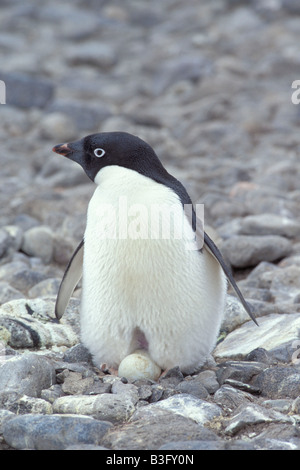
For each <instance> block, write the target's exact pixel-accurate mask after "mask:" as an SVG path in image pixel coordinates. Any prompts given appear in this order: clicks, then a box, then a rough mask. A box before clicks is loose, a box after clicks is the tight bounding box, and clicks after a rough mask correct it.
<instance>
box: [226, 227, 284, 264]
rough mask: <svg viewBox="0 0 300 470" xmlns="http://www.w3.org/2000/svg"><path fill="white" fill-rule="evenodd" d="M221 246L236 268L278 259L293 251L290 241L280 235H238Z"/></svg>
mask: <svg viewBox="0 0 300 470" xmlns="http://www.w3.org/2000/svg"><path fill="white" fill-rule="evenodd" d="M220 248H221V251H222V253H223V255H224V257H225V258H226V259H227V260H228V262H229V263H230V264H231V265H232V266H233V267H235V268H246V267H249V266H256V265H257V264H258V263H260V262H261V261H277V260H279V259H281V258H284V257H285V256H288V255H289V254H290V253H291V251H292V246H291V243H290V241H289V240H287V239H286V238H283V237H280V236H278V235H266V236H263V237H259V236H247V235H238V236H236V237H232V238H230V239H229V240H225V241H224V242H223V243H222V244H221V247H220Z"/></svg>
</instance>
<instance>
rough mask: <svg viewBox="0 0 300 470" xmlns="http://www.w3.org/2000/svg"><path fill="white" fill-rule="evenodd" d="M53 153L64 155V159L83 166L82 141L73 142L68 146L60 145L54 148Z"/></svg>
mask: <svg viewBox="0 0 300 470" xmlns="http://www.w3.org/2000/svg"><path fill="white" fill-rule="evenodd" d="M52 150H53V152H55V153H58V154H59V155H63V156H64V157H67V158H69V159H70V160H73V161H74V162H77V163H79V164H80V165H82V161H83V154H84V153H83V142H82V140H77V141H76V142H71V143H67V144H59V145H55V147H53V149H52Z"/></svg>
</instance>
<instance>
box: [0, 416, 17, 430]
mask: <svg viewBox="0 0 300 470" xmlns="http://www.w3.org/2000/svg"><path fill="white" fill-rule="evenodd" d="M15 416H16V415H15V413H12V412H11V411H8V410H0V435H2V434H3V425H4V423H5V421H9V420H10V419H12V418H15Z"/></svg>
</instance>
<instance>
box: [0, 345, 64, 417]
mask: <svg viewBox="0 0 300 470" xmlns="http://www.w3.org/2000/svg"><path fill="white" fill-rule="evenodd" d="M54 383H55V373H54V367H53V366H52V364H51V363H50V361H49V360H48V359H46V358H44V357H42V356H39V355H37V354H33V353H29V354H25V355H22V356H17V357H12V358H10V359H7V360H6V361H4V362H3V363H2V364H1V363H0V404H1V407H2V408H8V407H9V406H10V405H11V404H12V403H14V402H15V401H16V400H18V399H19V398H20V397H21V396H23V395H28V396H29V397H37V398H39V396H40V394H41V391H42V390H43V389H45V388H48V387H51V385H53V384H54Z"/></svg>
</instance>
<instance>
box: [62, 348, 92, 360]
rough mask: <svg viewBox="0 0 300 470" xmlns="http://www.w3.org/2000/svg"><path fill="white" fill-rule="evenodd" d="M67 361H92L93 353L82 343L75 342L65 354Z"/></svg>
mask: <svg viewBox="0 0 300 470" xmlns="http://www.w3.org/2000/svg"><path fill="white" fill-rule="evenodd" d="M64 361H65V362H70V363H72V362H88V363H90V364H91V363H92V355H91V353H90V352H89V350H88V349H87V348H86V347H85V346H84V345H83V344H82V343H79V344H75V346H72V347H71V348H70V349H68V350H67V351H66V352H65V354H64Z"/></svg>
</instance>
